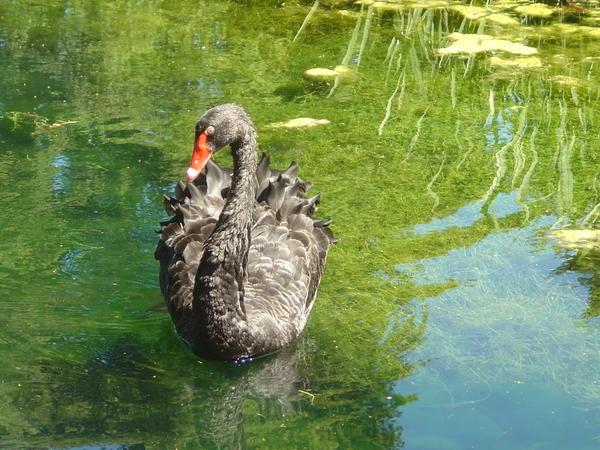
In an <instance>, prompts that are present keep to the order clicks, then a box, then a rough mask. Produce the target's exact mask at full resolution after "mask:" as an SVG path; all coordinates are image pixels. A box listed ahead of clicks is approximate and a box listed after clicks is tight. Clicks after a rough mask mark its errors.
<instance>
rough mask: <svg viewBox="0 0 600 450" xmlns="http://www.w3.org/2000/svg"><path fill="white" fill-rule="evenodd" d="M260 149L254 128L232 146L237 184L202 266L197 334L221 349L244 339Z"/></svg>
mask: <svg viewBox="0 0 600 450" xmlns="http://www.w3.org/2000/svg"><path fill="white" fill-rule="evenodd" d="M256 147H257V142H256V134H255V131H254V129H253V128H251V130H250V132H248V133H245V135H244V138H243V139H242V140H241V141H240V142H239V143H236V144H232V145H231V151H232V154H233V159H234V165H233V176H232V180H231V188H230V191H229V195H228V197H227V201H226V203H225V206H224V207H223V210H222V212H221V215H220V216H219V220H218V222H217V224H216V226H215V229H214V231H213V233H212V234H211V235H210V236H209V238H208V239H207V241H206V243H205V245H204V251H203V254H202V258H201V260H200V264H199V266H198V272H197V274H196V279H195V286H194V297H193V308H192V309H193V311H194V312H193V314H194V316H195V317H194V320H193V322H194V325H193V326H194V327H195V331H194V332H193V334H194V335H195V339H194V340H195V341H196V342H199V343H204V344H203V345H208V344H207V343H209V342H210V343H212V344H211V345H215V346H217V347H220V346H227V345H228V344H227V342H229V340H230V339H231V337H232V336H234V335H235V339H234V340H233V341H234V342H242V341H243V335H244V333H245V328H244V325H243V324H244V323H245V321H246V308H245V305H244V284H245V281H246V264H247V260H248V251H249V249H250V232H251V228H252V222H253V215H254V206H255V202H256V199H255V198H256V189H257V186H256V166H257V163H256ZM206 350H208V351H209V352H210V351H211V350H210V349H205V350H204V351H206ZM230 350H232V351H233V349H230ZM240 351H241V350H240Z"/></svg>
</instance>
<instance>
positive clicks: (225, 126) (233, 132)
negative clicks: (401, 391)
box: [187, 103, 252, 182]
mask: <svg viewBox="0 0 600 450" xmlns="http://www.w3.org/2000/svg"><path fill="white" fill-rule="evenodd" d="M249 129H252V123H251V122H250V118H249V117H248V115H247V114H246V112H245V111H244V110H243V109H242V107H241V106H239V105H235V104H232V103H229V104H225V105H219V106H215V107H214V108H211V109H209V110H208V111H206V112H205V113H204V115H203V116H202V117H201V118H200V120H199V121H198V123H197V124H196V137H195V141H194V150H193V152H192V159H191V160H190V166H189V168H188V170H187V179H188V181H189V182H192V181H194V180H195V179H196V177H197V176H198V175H200V172H201V171H202V169H203V168H204V166H205V165H206V163H207V162H208V160H209V159H210V157H211V156H212V154H213V153H216V152H218V151H219V150H221V149H222V148H224V147H227V146H229V145H232V144H233V145H235V144H239V143H240V142H241V141H242V140H243V138H244V137H245V136H246V134H247V133H248V130H249Z"/></svg>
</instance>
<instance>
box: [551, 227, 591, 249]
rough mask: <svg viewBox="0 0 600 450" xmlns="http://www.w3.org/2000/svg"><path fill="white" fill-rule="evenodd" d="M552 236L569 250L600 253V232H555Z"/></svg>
mask: <svg viewBox="0 0 600 450" xmlns="http://www.w3.org/2000/svg"><path fill="white" fill-rule="evenodd" d="M550 236H551V237H552V238H553V239H555V240H556V241H557V242H558V243H559V244H560V245H562V246H564V247H567V248H575V249H587V250H599V251H600V230H568V229H567V230H554V231H552V232H551V233H550Z"/></svg>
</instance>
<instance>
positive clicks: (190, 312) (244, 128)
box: [155, 104, 334, 361]
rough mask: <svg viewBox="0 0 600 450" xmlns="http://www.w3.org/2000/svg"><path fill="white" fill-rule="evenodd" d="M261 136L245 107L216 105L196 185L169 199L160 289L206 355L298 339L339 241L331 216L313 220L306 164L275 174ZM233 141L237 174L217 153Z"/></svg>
mask: <svg viewBox="0 0 600 450" xmlns="http://www.w3.org/2000/svg"><path fill="white" fill-rule="evenodd" d="M256 139H257V138H256V130H255V129H254V126H253V124H252V122H251V120H250V118H249V117H248V115H247V114H246V112H245V111H244V110H243V109H242V108H241V107H240V106H238V105H234V104H226V105H220V106H216V107H214V108H212V109H210V110H208V111H207V112H206V113H205V114H204V115H203V116H202V118H201V119H200V120H199V121H198V123H197V124H196V138H195V145H194V151H193V154H192V160H191V162H190V166H189V169H188V171H187V180H188V182H187V183H183V182H179V184H178V185H177V186H176V189H175V190H176V196H175V198H171V197H167V196H165V201H164V205H165V210H166V211H167V213H168V214H170V215H171V216H172V217H171V219H170V220H168V221H166V222H162V223H161V231H160V233H161V236H160V240H159V242H158V246H157V248H156V252H155V257H156V259H158V260H159V261H160V286H161V290H162V293H163V296H164V298H165V302H166V304H167V307H168V309H169V313H170V314H171V318H172V319H173V322H174V324H175V328H176V329H177V332H178V333H179V335H180V336H181V338H182V339H183V340H184V341H185V343H186V344H187V345H188V346H189V347H190V348H191V349H192V351H193V352H194V353H196V354H197V355H198V356H200V357H202V358H208V359H219V360H226V361H245V360H248V359H252V358H253V357H256V356H260V355H265V354H268V353H272V352H274V351H276V350H278V349H280V348H282V347H285V346H286V345H288V344H289V343H290V342H292V341H293V340H294V339H295V338H296V337H298V335H299V334H300V333H301V332H302V330H303V328H304V326H305V324H306V321H307V320H308V317H309V314H310V311H311V309H312V307H313V303H314V300H315V295H316V293H317V287H318V285H319V281H320V278H321V274H322V273H323V266H324V264H325V259H326V256H327V250H328V248H329V246H330V245H331V244H332V243H333V242H334V238H333V234H332V233H331V231H330V230H329V228H328V226H329V222H328V221H321V220H315V219H313V218H312V217H311V216H312V215H313V213H314V212H315V210H316V205H317V203H318V200H319V194H317V195H315V196H314V197H312V198H307V196H306V191H307V189H308V188H309V186H310V185H309V184H308V183H306V182H304V181H302V180H301V179H300V178H298V176H297V175H296V172H297V169H298V166H297V165H296V164H295V163H292V164H291V165H290V167H288V168H287V169H286V170H283V171H278V170H273V169H270V168H269V159H268V158H267V157H266V156H264V155H263V157H262V159H261V161H260V163H257V146H258V144H257V140H256ZM226 146H230V148H231V154H232V156H233V172H231V171H227V170H224V169H221V168H220V167H219V166H217V165H216V164H215V163H214V162H212V160H211V159H210V157H211V155H212V154H213V153H214V152H216V151H218V150H220V149H222V148H223V147H226ZM203 168H205V172H204V173H201V171H202V169H203Z"/></svg>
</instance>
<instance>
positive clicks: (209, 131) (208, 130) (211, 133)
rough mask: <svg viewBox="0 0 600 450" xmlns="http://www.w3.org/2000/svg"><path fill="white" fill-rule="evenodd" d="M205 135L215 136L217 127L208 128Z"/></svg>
mask: <svg viewBox="0 0 600 450" xmlns="http://www.w3.org/2000/svg"><path fill="white" fill-rule="evenodd" d="M204 133H205V134H206V135H207V136H212V135H213V134H215V127H213V126H212V125H210V126H208V127H206V130H204Z"/></svg>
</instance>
